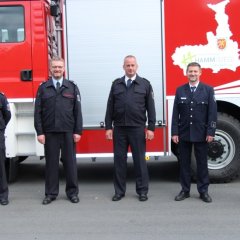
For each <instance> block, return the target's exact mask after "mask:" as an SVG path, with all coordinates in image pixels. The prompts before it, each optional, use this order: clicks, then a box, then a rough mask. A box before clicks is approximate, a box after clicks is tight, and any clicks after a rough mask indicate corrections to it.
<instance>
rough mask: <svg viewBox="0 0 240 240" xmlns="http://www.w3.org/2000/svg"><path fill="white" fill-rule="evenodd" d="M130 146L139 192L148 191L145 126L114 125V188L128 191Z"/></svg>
mask: <svg viewBox="0 0 240 240" xmlns="http://www.w3.org/2000/svg"><path fill="white" fill-rule="evenodd" d="M129 146H130V148H131V151H132V157H133V164H134V170H135V175H136V192H137V194H147V193H148V182H149V177H148V169H147V163H146V160H145V152H146V140H145V126H143V127H116V126H115V127H114V133H113V147H114V188H115V193H116V194H119V195H124V194H125V192H126V176H127V152H128V147H129Z"/></svg>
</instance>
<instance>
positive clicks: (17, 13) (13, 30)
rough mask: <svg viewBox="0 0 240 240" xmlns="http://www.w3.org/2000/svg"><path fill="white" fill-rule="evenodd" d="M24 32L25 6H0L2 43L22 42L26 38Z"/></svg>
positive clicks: (0, 36)
mask: <svg viewBox="0 0 240 240" xmlns="http://www.w3.org/2000/svg"><path fill="white" fill-rule="evenodd" d="M24 32H25V30H24V9H23V7H21V6H7V7H6V6H4V7H0V43H5V42H8V43H11V42H12V43H13V42H22V41H24V38H25V33H24Z"/></svg>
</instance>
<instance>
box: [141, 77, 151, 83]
mask: <svg viewBox="0 0 240 240" xmlns="http://www.w3.org/2000/svg"><path fill="white" fill-rule="evenodd" d="M142 79H143V80H145V81H147V82H148V83H150V81H149V80H147V79H146V78H142Z"/></svg>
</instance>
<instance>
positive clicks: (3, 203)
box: [0, 199, 9, 205]
mask: <svg viewBox="0 0 240 240" xmlns="http://www.w3.org/2000/svg"><path fill="white" fill-rule="evenodd" d="M0 203H1V205H8V203H9V201H8V199H1V200H0Z"/></svg>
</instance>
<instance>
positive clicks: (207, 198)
mask: <svg viewBox="0 0 240 240" xmlns="http://www.w3.org/2000/svg"><path fill="white" fill-rule="evenodd" d="M200 198H201V199H202V200H203V201H204V202H206V203H210V202H212V198H211V197H210V196H209V194H208V193H207V192H205V193H200Z"/></svg>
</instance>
